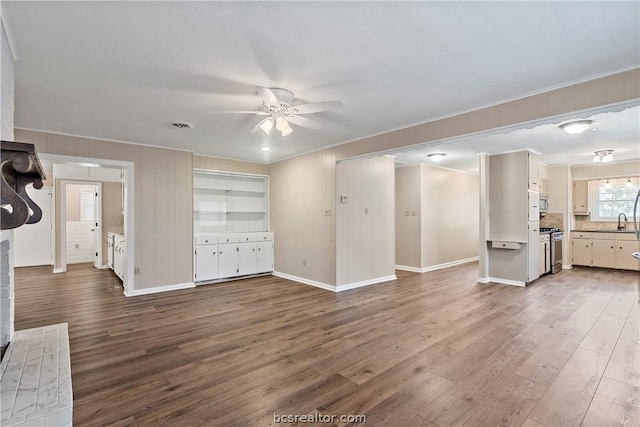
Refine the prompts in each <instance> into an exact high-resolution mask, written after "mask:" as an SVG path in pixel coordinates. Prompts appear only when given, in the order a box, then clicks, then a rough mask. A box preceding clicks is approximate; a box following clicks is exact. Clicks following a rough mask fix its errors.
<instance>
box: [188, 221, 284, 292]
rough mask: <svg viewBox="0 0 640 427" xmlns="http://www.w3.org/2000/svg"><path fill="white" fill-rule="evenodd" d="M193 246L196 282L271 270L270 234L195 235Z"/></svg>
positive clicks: (271, 243)
mask: <svg viewBox="0 0 640 427" xmlns="http://www.w3.org/2000/svg"><path fill="white" fill-rule="evenodd" d="M195 243H196V245H195V256H194V282H196V283H202V282H207V281H214V280H224V279H231V278H234V277H240V276H249V275H253V274H260V273H269V272H271V271H273V233H237V234H224V235H216V236H213V235H212V236H198V237H196V239H195Z"/></svg>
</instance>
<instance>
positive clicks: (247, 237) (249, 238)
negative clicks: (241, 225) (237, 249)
mask: <svg viewBox="0 0 640 427" xmlns="http://www.w3.org/2000/svg"><path fill="white" fill-rule="evenodd" d="M256 240H257V235H255V234H241V235H239V236H238V242H240V243H243V242H255V241H256Z"/></svg>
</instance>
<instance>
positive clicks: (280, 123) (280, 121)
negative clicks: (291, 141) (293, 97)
mask: <svg viewBox="0 0 640 427" xmlns="http://www.w3.org/2000/svg"><path fill="white" fill-rule="evenodd" d="M288 127H289V121H288V120H287V119H285V118H284V117H282V116H279V117H278V118H276V129H278V130H279V131H280V132H282V131H284V130H285V129H286V128H288Z"/></svg>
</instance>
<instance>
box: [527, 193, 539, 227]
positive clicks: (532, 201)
mask: <svg viewBox="0 0 640 427" xmlns="http://www.w3.org/2000/svg"><path fill="white" fill-rule="evenodd" d="M528 193H529V194H528V196H529V221H531V222H536V221H540V193H537V192H535V191H529V192H528Z"/></svg>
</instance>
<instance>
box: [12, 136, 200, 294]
mask: <svg viewBox="0 0 640 427" xmlns="http://www.w3.org/2000/svg"><path fill="white" fill-rule="evenodd" d="M16 140H17V141H21V142H30V143H33V144H35V145H36V150H37V151H38V153H47V154H58V155H66V156H76V157H88V158H95V159H109V160H121V161H130V162H133V164H134V170H135V177H134V184H135V208H134V227H135V236H133V238H134V239H135V253H134V254H128V255H127V258H128V260H129V262H133V263H134V266H136V267H139V268H140V274H139V275H136V276H135V280H134V285H133V288H134V290H138V289H144V288H155V287H161V286H169V285H175V284H182V283H189V282H191V281H192V277H193V276H192V268H193V267H192V266H193V262H192V252H193V251H192V248H193V244H192V235H193V233H192V227H193V219H192V218H193V214H192V211H193V207H192V204H193V203H192V196H191V193H192V188H193V183H192V180H193V156H192V154H191V153H190V152H186V151H176V150H168V149H162V148H153V147H145V146H140V145H133V144H123V143H116V142H111V141H103V140H97V139H88V138H77V137H71V136H65V135H58V134H53V133H45V132H35V131H26V130H18V129H16ZM127 238H131V236H127Z"/></svg>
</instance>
